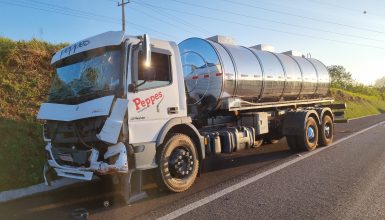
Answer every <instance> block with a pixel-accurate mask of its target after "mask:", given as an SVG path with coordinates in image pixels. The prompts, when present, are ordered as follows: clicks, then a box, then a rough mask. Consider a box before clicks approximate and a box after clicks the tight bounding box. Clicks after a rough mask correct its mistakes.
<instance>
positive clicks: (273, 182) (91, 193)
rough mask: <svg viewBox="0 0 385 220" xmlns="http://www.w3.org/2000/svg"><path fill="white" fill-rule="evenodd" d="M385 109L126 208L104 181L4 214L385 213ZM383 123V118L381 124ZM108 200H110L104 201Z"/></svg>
mask: <svg viewBox="0 0 385 220" xmlns="http://www.w3.org/2000/svg"><path fill="white" fill-rule="evenodd" d="M384 121H385V114H383V115H377V116H370V117H366V118H361V119H356V120H352V121H350V122H349V123H348V124H337V125H336V138H335V143H336V144H334V145H333V146H331V147H327V148H319V150H316V151H313V152H310V153H301V154H293V153H291V152H290V151H289V150H288V148H287V145H286V142H285V140H282V141H281V142H280V143H278V144H275V145H265V146H263V147H262V148H260V149H258V150H253V151H251V152H250V151H249V152H247V151H245V152H242V153H239V154H236V155H232V156H231V157H230V156H224V157H219V158H215V159H212V160H210V161H206V162H205V168H204V170H205V172H204V174H202V175H201V177H200V178H198V180H197V182H196V184H195V185H194V186H193V187H192V188H191V189H190V190H189V191H187V192H185V193H179V194H168V193H165V192H159V191H158V190H157V188H156V186H155V185H154V184H152V183H148V184H146V189H147V191H148V193H149V195H150V197H149V198H148V199H146V200H143V201H140V202H138V203H135V204H133V205H130V206H126V205H124V204H123V202H122V201H121V200H120V199H119V197H117V196H116V194H114V193H112V192H111V189H110V188H108V186H107V185H104V184H103V183H102V182H100V181H99V182H93V183H81V184H77V185H73V186H69V187H66V188H63V189H59V190H55V191H52V192H48V193H43V194H39V195H35V196H31V197H27V198H23V199H19V200H15V201H11V202H7V203H0V219H43V218H44V219H68V218H69V217H70V214H71V211H72V210H74V209H77V208H85V209H87V210H88V211H89V213H90V218H91V219H109V220H111V219H130V218H138V219H154V218H164V219H170V218H174V217H175V218H180V219H256V218H257V219H325V218H327V219H364V218H365V219H385V211H384V208H385V205H384V204H385V123H380V122H384ZM378 123H380V124H378ZM106 201H108V203H109V206H108V207H105V206H104V204H105V202H106Z"/></svg>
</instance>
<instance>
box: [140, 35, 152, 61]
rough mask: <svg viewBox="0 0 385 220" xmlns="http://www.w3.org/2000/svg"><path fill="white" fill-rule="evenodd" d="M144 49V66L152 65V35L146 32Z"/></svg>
mask: <svg viewBox="0 0 385 220" xmlns="http://www.w3.org/2000/svg"><path fill="white" fill-rule="evenodd" d="M142 50H143V52H144V66H145V67H150V66H151V42H150V36H148V35H147V34H144V36H143V44H142Z"/></svg>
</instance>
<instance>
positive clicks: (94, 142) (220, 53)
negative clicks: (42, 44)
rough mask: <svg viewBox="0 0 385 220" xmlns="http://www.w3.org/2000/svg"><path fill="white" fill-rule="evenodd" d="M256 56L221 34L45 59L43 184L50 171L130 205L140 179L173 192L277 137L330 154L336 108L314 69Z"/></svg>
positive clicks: (258, 52)
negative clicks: (208, 167)
mask: <svg viewBox="0 0 385 220" xmlns="http://www.w3.org/2000/svg"><path fill="white" fill-rule="evenodd" d="M266 48H268V49H269V47H266V46H264V45H259V46H255V47H243V46H237V45H234V44H232V43H231V42H230V41H229V40H228V38H225V37H221V36H215V37H212V38H209V39H200V38H190V39H186V40H184V41H182V42H181V43H180V44H179V45H176V44H175V43H174V42H170V41H164V40H158V39H151V40H150V38H149V37H148V36H147V35H144V36H129V35H125V34H124V33H123V32H106V33H103V34H100V35H97V36H94V37H91V38H87V39H85V40H82V41H80V42H77V43H75V44H73V45H70V46H68V47H66V48H63V49H62V50H60V51H58V52H57V53H56V54H55V55H54V56H53V58H52V65H53V67H54V68H55V69H56V77H55V79H54V81H53V83H52V88H51V91H50V97H49V99H48V101H47V102H46V103H43V104H42V106H41V108H40V111H39V113H38V118H39V119H41V120H44V135H43V137H44V140H45V142H46V146H45V151H46V154H47V165H46V167H45V171H44V174H45V178H46V180H47V181H48V180H49V178H48V174H49V173H50V171H51V170H55V172H56V173H57V174H58V175H59V176H62V177H67V178H76V179H83V180H91V179H92V177H93V175H97V176H100V177H102V178H107V179H112V180H114V181H113V182H114V183H120V184H119V185H120V186H121V187H119V189H120V190H121V193H122V195H123V196H124V198H125V199H126V201H127V202H132V201H134V200H137V199H139V198H142V197H143V196H144V193H143V192H142V191H141V182H142V173H143V172H144V171H147V170H149V171H150V172H152V174H153V176H154V177H155V180H156V182H157V184H158V185H159V187H160V188H164V189H167V190H169V191H171V192H182V191H185V190H187V189H188V188H190V187H191V185H192V184H193V183H194V181H195V179H196V177H197V176H198V175H199V173H200V172H201V168H202V164H203V161H204V160H210V158H213V157H221V155H225V154H226V155H230V154H234V153H235V152H238V151H244V150H246V151H253V149H254V148H258V147H259V146H261V145H262V144H263V143H264V142H276V141H277V140H279V139H281V138H283V137H286V140H287V144H288V146H289V148H290V149H291V150H293V151H311V150H314V149H315V148H316V147H317V146H323V145H329V144H331V142H332V140H333V132H334V129H333V124H334V123H335V122H336V121H338V120H339V121H343V109H344V107H345V106H344V105H340V104H333V99H332V98H330V97H328V94H329V93H328V90H329V85H330V76H329V73H328V70H327V68H326V67H325V65H324V64H322V63H321V62H320V61H318V60H316V59H313V58H306V57H304V56H301V55H299V56H297V55H296V54H295V53H294V52H286V53H274V52H272V51H271V50H266ZM333 109H342V110H338V111H334V110H333ZM48 182H49V181H48Z"/></svg>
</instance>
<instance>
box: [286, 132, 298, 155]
mask: <svg viewBox="0 0 385 220" xmlns="http://www.w3.org/2000/svg"><path fill="white" fill-rule="evenodd" d="M286 142H287V145H288V146H289V148H290V150H291V151H293V152H297V151H298V147H297V137H296V136H294V135H287V136H286Z"/></svg>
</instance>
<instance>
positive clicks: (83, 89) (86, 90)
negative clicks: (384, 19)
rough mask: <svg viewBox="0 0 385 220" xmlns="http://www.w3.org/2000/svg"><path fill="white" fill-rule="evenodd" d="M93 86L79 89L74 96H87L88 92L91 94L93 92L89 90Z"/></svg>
mask: <svg viewBox="0 0 385 220" xmlns="http://www.w3.org/2000/svg"><path fill="white" fill-rule="evenodd" d="M93 87H94V86H87V87H84V88H81V89H80V90H79V91H77V92H76V95H77V96H78V95H83V94H87V93H89V92H92V91H94V90H90V89H92V88H93Z"/></svg>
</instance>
